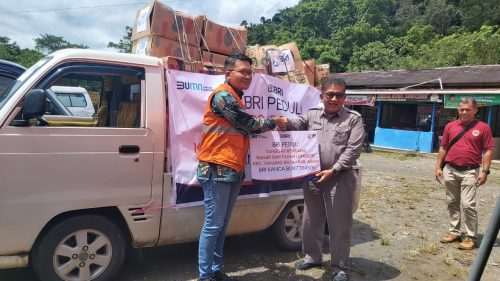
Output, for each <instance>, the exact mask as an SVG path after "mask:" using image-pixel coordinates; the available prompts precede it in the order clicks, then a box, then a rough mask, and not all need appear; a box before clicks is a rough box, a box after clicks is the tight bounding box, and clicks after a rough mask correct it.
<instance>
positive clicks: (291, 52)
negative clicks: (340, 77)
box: [246, 42, 330, 87]
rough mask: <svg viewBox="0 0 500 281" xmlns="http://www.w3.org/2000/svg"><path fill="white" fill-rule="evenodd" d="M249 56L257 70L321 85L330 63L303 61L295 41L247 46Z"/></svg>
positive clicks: (328, 72)
mask: <svg viewBox="0 0 500 281" xmlns="http://www.w3.org/2000/svg"><path fill="white" fill-rule="evenodd" d="M246 55H247V56H249V57H250V58H251V59H252V61H253V65H254V66H255V67H256V69H257V72H260V73H266V74H269V75H273V76H276V77H279V78H281V79H285V80H288V81H290V82H292V83H299V84H309V85H314V86H316V87H319V86H321V82H322V80H323V78H324V77H327V76H329V75H330V65H329V64H320V65H316V63H315V61H314V60H306V61H303V60H302V57H301V55H300V52H299V48H298V47H297V44H296V43H295V42H290V43H287V44H284V45H281V46H279V47H278V46H274V45H268V46H260V45H254V46H248V47H247V51H246Z"/></svg>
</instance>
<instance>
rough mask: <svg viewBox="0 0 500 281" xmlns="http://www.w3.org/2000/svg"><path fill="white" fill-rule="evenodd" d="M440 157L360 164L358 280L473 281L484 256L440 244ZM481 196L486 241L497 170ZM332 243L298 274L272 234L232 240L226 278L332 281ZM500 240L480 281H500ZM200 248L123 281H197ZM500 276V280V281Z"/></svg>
mask: <svg viewBox="0 0 500 281" xmlns="http://www.w3.org/2000/svg"><path fill="white" fill-rule="evenodd" d="M435 159H436V155H432V154H415V153H401V152H390V151H381V150H376V151H374V152H373V153H369V154H367V153H364V154H363V155H362V156H361V162H362V165H363V181H362V183H363V184H362V186H363V188H362V192H361V199H360V204H359V209H358V211H357V212H356V214H355V216H354V218H355V222H354V228H353V241H352V250H351V263H352V265H353V271H352V272H351V273H350V277H351V280H367V281H368V280H370V281H377V280H466V279H467V276H468V271H469V270H470V267H471V265H472V262H473V260H474V258H475V255H476V254H477V250H474V251H460V250H458V249H457V248H456V247H457V244H448V245H444V244H441V243H439V239H440V237H441V236H442V235H443V234H445V233H446V230H447V226H448V221H447V215H446V214H447V211H446V205H445V194H444V188H443V186H442V185H439V184H438V183H437V182H436V181H435V180H434V162H435ZM491 170H492V173H491V175H490V176H489V178H488V182H487V184H486V185H485V186H483V187H481V188H480V190H479V192H478V210H479V219H480V222H479V232H480V236H481V237H480V238H482V235H483V234H484V233H485V230H486V227H487V225H488V222H489V219H490V216H491V213H492V211H493V210H494V208H495V200H496V198H498V197H499V195H500V164H498V163H495V164H494V165H493V167H492V169H491ZM326 243H327V239H325V252H324V261H325V262H324V266H323V267H322V268H317V269H311V270H308V271H300V270H295V269H294V267H293V264H294V262H295V261H297V260H298V259H300V258H301V257H302V253H300V252H284V251H282V250H280V249H278V248H277V246H276V245H275V243H274V241H273V240H272V238H271V236H270V235H269V234H268V233H266V232H262V233H257V234H252V235H244V236H236V237H229V238H227V240H226V246H225V257H226V261H225V265H226V268H225V269H226V272H227V273H228V274H229V275H231V276H233V277H235V278H237V279H238V280H242V281H245V280H247V281H250V280H266V281H267V280H271V281H278V280H303V281H306V280H332V272H331V269H330V268H329V266H328V261H329V254H328V250H327V249H328V247H327V245H326ZM499 245H500V239H498V237H497V240H496V243H495V245H494V248H493V250H492V252H491V255H490V258H489V260H488V264H487V266H486V268H485V271H484V273H483V277H482V279H481V280H485V281H489V280H491V281H493V280H498V276H500V251H499ZM196 260H197V243H187V244H182V245H174V246H166V247H159V248H154V249H145V250H143V251H142V252H141V253H135V254H133V255H131V257H130V258H129V259H128V260H127V262H126V264H125V266H124V268H123V270H122V272H121V273H120V274H119V276H118V277H117V278H116V279H115V280H116V281H143V280H149V281H164V280H165V281H167V280H168V281H175V280H179V281H187V280H196V278H197V264H196ZM495 276H497V277H496V278H495ZM0 280H1V281H14V280H15V281H18V280H22V281H30V280H35V278H34V277H33V274H32V272H31V270H29V269H15V270H0Z"/></svg>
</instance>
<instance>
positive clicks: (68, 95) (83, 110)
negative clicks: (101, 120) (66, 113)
mask: <svg viewBox="0 0 500 281" xmlns="http://www.w3.org/2000/svg"><path fill="white" fill-rule="evenodd" d="M50 90H51V91H52V92H54V94H55V95H56V96H57V97H58V98H59V100H60V101H61V102H62V103H63V104H64V105H65V106H66V107H67V108H68V109H69V110H70V111H71V113H72V114H73V115H75V116H82V117H92V116H93V115H94V114H95V109H94V105H93V104H92V99H91V98H90V95H89V93H88V92H87V90H85V88H82V87H71V86H52V87H50Z"/></svg>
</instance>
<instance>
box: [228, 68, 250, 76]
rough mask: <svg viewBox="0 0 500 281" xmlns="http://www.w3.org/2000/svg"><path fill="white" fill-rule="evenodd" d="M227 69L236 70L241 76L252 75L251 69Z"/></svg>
mask: <svg viewBox="0 0 500 281" xmlns="http://www.w3.org/2000/svg"><path fill="white" fill-rule="evenodd" d="M228 71H234V72H238V73H239V74H240V75H241V76H243V77H252V76H253V71H252V70H250V71H247V70H234V69H229V70H228Z"/></svg>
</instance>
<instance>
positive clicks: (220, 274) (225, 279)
mask: <svg viewBox="0 0 500 281" xmlns="http://www.w3.org/2000/svg"><path fill="white" fill-rule="evenodd" d="M214 277H215V281H237V280H236V279H234V278H231V277H229V276H227V274H226V273H224V271H222V270H219V271H216V272H214Z"/></svg>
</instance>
